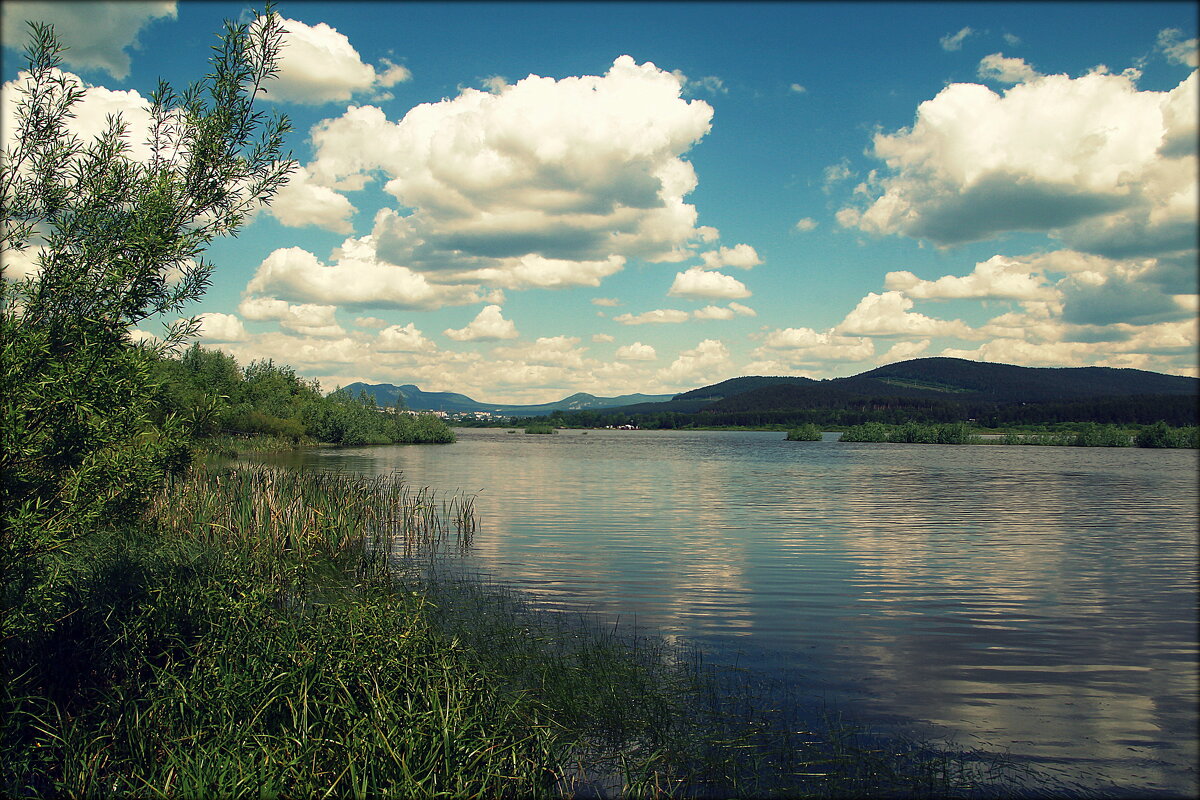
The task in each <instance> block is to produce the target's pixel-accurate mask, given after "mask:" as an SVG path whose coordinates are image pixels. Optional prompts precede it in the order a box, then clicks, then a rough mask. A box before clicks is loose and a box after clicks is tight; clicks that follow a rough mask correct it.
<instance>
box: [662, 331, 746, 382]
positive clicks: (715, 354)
mask: <svg viewBox="0 0 1200 800" xmlns="http://www.w3.org/2000/svg"><path fill="white" fill-rule="evenodd" d="M732 369H733V361H732V359H730V357H729V348H727V347H726V346H725V344H724V342H722V341H720V340H719V339H705V340H703V341H702V342H700V343H699V344H697V345H696V346H695V347H694V348H692V349H691V350H684V351H683V352H681V353H680V354H679V357H678V358H676V359H675V360H674V361H673V362H671V365H670V366H669V367H666V368H665V369H663V370H660V371H659V373H658V374H659V376H660V377H661V378H662V380H663V381H665V382H667V383H671V384H675V385H682V384H685V383H686V384H689V385H695V386H701V385H704V384H706V383H713V382H715V381H718V380H721V379H723V378H725V377H728V374H727V373H729V372H730V371H731V370H732Z"/></svg>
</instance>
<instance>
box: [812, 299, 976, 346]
mask: <svg viewBox="0 0 1200 800" xmlns="http://www.w3.org/2000/svg"><path fill="white" fill-rule="evenodd" d="M912 307H913V301H912V300H911V299H909V298H907V297H905V296H904V295H903V294H901V293H900V292H895V291H890V292H884V293H883V294H876V293H875V292H870V293H869V294H868V295H867V296H866V297H864V298H863V299H862V300H860V301H859V303H858V305H857V306H855V308H854V310H853V311H851V312H850V313H849V314H847V315H846V318H845V319H844V320H842V321H841V322H840V323H839V324H838V325H837V326H836V327H835V328H834V331H836V332H837V333H839V334H851V335H855V336H905V335H916V336H969V335H971V331H970V329H969V328H968V327H967V325H966V324H965V323H964V322H962V320H957V319H956V320H943V319H935V318H933V317H927V316H925V315H924V314H918V313H916V312H913V311H910V310H909V309H911V308H912Z"/></svg>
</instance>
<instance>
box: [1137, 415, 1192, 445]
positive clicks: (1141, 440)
mask: <svg viewBox="0 0 1200 800" xmlns="http://www.w3.org/2000/svg"><path fill="white" fill-rule="evenodd" d="M1133 443H1134V444H1135V445H1137V446H1138V447H1191V448H1197V447H1200V427H1196V426H1192V427H1185V428H1171V427H1169V426H1168V425H1167V423H1165V422H1163V421H1162V420H1159V421H1158V422H1156V423H1154V424H1153V425H1149V426H1147V427H1145V428H1143V429H1142V430H1140V431H1138V433H1137V435H1136V436H1135V437H1134V440H1133Z"/></svg>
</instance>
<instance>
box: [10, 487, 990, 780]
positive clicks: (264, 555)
mask: <svg viewBox="0 0 1200 800" xmlns="http://www.w3.org/2000/svg"><path fill="white" fill-rule="evenodd" d="M476 528H477V522H476V518H475V513H474V507H473V503H472V499H471V498H470V497H468V496H463V495H455V496H449V497H446V496H438V495H435V494H434V493H433V492H431V491H430V490H428V489H415V488H412V487H409V486H407V485H405V484H403V483H401V482H399V481H398V480H395V479H392V478H365V477H359V476H354V475H346V474H334V473H309V472H301V471H287V470H275V469H269V468H265V467H260V466H248V467H237V468H234V469H221V468H215V467H205V466H200V467H196V468H194V469H193V470H192V471H191V472H190V473H189V474H188V475H186V476H184V477H182V478H179V479H177V480H176V481H175V482H174V483H173V484H172V485H170V486H167V487H164V489H163V490H162V492H161V493H160V494H159V495H158V496H157V497H156V498H155V499H154V502H153V504H152V505H151V507H150V508H149V509H148V510H147V512H146V515H145V519H144V520H143V521H142V522H141V524H139V525H132V526H127V527H126V528H124V529H118V530H114V531H109V532H105V533H99V532H98V533H96V534H93V535H91V536H89V537H85V538H84V539H82V540H80V541H79V542H78V543H77V544H76V545H75V546H74V547H73V548H69V549H68V550H64V551H60V552H55V553H52V554H48V555H46V556H45V557H44V563H42V564H41V565H40V566H41V567H42V568H44V574H45V575H46V576H48V577H47V578H46V580H47V581H48V584H47V585H49V586H50V587H51V588H52V590H53V591H50V594H51V595H53V596H54V597H56V598H57V599H56V601H55V602H54V603H49V604H44V605H38V606H36V607H34V606H30V605H27V604H23V603H22V598H21V597H18V596H13V595H12V594H10V593H8V592H7V591H6V595H5V612H6V619H5V632H6V641H5V658H4V662H3V675H2V676H0V677H2V678H3V681H2V684H3V685H2V687H0V711H2V712H3V714H2V716H3V727H2V729H0V762H2V763H3V766H2V767H0V776H2V777H0V792H3V794H5V795H6V796H14V797H23V796H42V795H46V794H55V795H73V796H74V795H78V796H109V795H112V796H136V797H171V798H174V797H212V796H220V797H250V796H252V797H300V796H303V797H309V796H362V797H366V796H370V797H376V796H380V797H389V796H390V797H506V796H509V797H539V796H542V797H561V796H573V795H587V794H588V793H589V792H590V793H592V794H595V792H596V791H597V790H598V789H602V790H604V791H609V790H613V791H615V792H618V793H622V794H624V795H625V796H630V797H634V796H664V795H678V796H689V795H691V796H694V795H697V794H700V795H716V796H722V797H725V796H728V797H736V796H752V797H762V796H772V795H775V796H787V797H792V796H798V795H806V796H818V797H821V796H851V795H859V794H863V793H867V794H885V793H891V794H895V793H899V794H901V795H919V796H957V795H963V796H969V795H971V794H973V793H977V792H980V791H986V790H987V789H988V787H991V788H992V789H994V787H995V786H997V785H999V783H1000V782H1002V780H1003V775H1004V774H1007V773H1003V772H995V771H994V770H993V768H992V766H991V764H990V762H988V761H986V760H983V759H981V758H980V757H979V756H978V755H977V754H972V753H962V752H959V751H956V750H955V749H954V748H947V747H944V746H943V747H930V746H927V745H923V744H918V743H913V742H909V741H907V740H903V739H899V738H896V737H879V736H871V735H870V734H869V733H867V732H865V731H862V730H861V729H859V728H857V727H856V726H854V725H853V724H851V723H848V722H845V721H843V720H840V719H838V718H836V717H832V716H825V715H822V714H820V713H817V712H811V711H808V712H806V711H804V710H803V706H802V704H800V703H796V702H790V701H788V702H781V700H780V698H781V696H782V695H781V691H782V690H781V688H780V685H778V684H771V683H770V682H768V681H764V680H762V679H761V678H758V677H755V676H754V675H752V674H751V673H748V672H746V671H744V670H738V669H732V668H728V667H722V666H717V665H715V664H713V663H710V662H709V661H707V660H706V659H705V657H704V655H703V654H702V653H700V652H699V651H696V650H693V649H688V648H686V647H680V646H675V645H671V644H669V643H667V642H665V641H664V640H662V639H658V638H656V637H648V636H637V635H632V634H628V633H626V632H624V631H622V630H620V629H618V628H617V627H611V626H602V625H600V624H599V623H598V622H597V621H596V620H595V619H594V618H591V617H582V618H577V619H576V618H567V617H564V616H563V615H560V614H550V613H544V612H542V613H539V612H536V611H534V610H532V609H531V608H530V607H529V606H528V605H527V604H526V603H525V601H524V599H523V598H522V597H521V596H520V595H519V594H516V593H514V592H511V591H508V590H505V589H503V588H501V587H495V586H490V585H487V584H485V583H483V582H481V581H479V580H471V579H460V578H454V577H451V576H448V575H446V574H445V572H444V571H443V570H442V568H441V565H442V564H443V563H444V555H445V554H446V553H447V552H453V551H455V550H458V549H461V548H465V547H469V546H470V544H471V541H472V538H473V537H474V536H475V535H477V529H476ZM48 591H49V590H48ZM42 596H48V595H47V594H46V593H45V592H43V593H42ZM783 688H784V689H786V690H787V691H791V689H790V688H788V687H783ZM784 693H786V692H784ZM993 793H995V792H993Z"/></svg>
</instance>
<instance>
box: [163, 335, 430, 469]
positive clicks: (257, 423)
mask: <svg viewBox="0 0 1200 800" xmlns="http://www.w3.org/2000/svg"><path fill="white" fill-rule="evenodd" d="M157 384H158V392H157V394H156V396H155V397H156V402H157V404H158V405H157V408H156V411H155V415H156V417H157V418H158V419H168V418H172V417H173V418H177V419H180V420H183V421H184V423H185V424H186V426H187V427H188V429H189V430H190V431H191V432H192V433H193V434H194V435H197V436H201V437H208V438H209V439H211V438H212V437H215V436H217V435H218V434H232V435H239V436H247V435H253V436H255V437H267V438H269V439H271V440H290V441H291V442H292V443H293V444H298V443H300V442H302V441H306V440H317V441H321V442H327V443H330V444H341V445H349V446H358V445H368V444H411V443H418V442H420V443H445V442H453V441H454V431H453V430H451V429H450V428H449V426H447V425H446V423H445V422H443V421H442V420H441V419H439V418H438V417H436V416H434V415H432V414H416V415H414V414H410V413H407V412H404V411H400V410H398V409H395V408H381V407H379V406H377V405H376V403H375V400H374V398H372V397H370V396H369V395H367V394H366V393H365V392H360V393H359V396H358V397H351V396H350V395H349V393H347V392H345V391H338V392H334V393H333V394H331V395H329V396H328V397H323V396H322V395H321V387H320V384H318V383H317V382H316V381H309V380H305V379H304V378H301V377H299V376H297V375H296V371H295V370H294V369H292V368H291V367H289V366H286V365H280V364H276V363H275V362H274V361H271V360H269V359H268V360H265V361H253V362H251V363H250V365H249V366H247V367H246V368H245V370H242V369H241V368H239V367H238V363H237V361H236V360H235V359H234V358H233V357H232V356H229V355H226V354H224V353H221V352H218V351H215V350H205V349H203V348H201V347H200V346H199V345H193V346H192V347H191V348H190V349H188V350H187V351H186V352H185V353H184V354H183V356H182V358H179V359H174V358H162V359H161V360H160V361H159V364H158V378H157ZM211 444H212V442H208V443H206V444H205V449H213V447H212V446H209V445H211ZM234 449H237V448H234Z"/></svg>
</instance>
